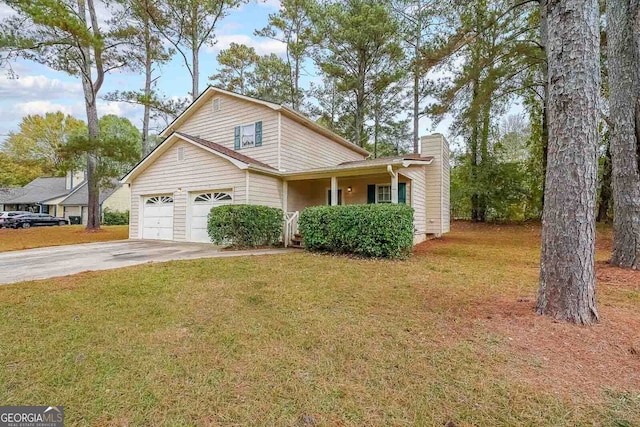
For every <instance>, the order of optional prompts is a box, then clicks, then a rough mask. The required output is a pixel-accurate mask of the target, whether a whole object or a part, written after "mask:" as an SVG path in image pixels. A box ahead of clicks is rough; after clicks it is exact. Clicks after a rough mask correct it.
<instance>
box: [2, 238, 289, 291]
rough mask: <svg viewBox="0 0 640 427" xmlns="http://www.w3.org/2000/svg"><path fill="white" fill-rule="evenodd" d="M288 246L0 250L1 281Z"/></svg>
mask: <svg viewBox="0 0 640 427" xmlns="http://www.w3.org/2000/svg"><path fill="white" fill-rule="evenodd" d="M285 251H287V250H286V249H267V250H254V251H221V250H220V247H218V246H213V245H211V244H206V243H179V242H160V241H150V240H144V241H142V240H121V241H115V242H100V243H85V244H81V245H67V246H53V247H48V248H38V249H27V250H24V251H13V252H3V253H0V285H6V284H8V283H15V282H22V281H25V280H36V279H48V278H50V277H58V276H67V275H69V274H75V273H80V272H82V271H92V270H109V269H112V268H120V267H127V266H130V265H136V264H144V263H148V262H163V261H171V260H178V259H196V258H213V257H232V256H244V255H266V254H276V253H283V252H285Z"/></svg>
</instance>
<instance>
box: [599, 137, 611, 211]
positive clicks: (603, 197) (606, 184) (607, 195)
mask: <svg viewBox="0 0 640 427" xmlns="http://www.w3.org/2000/svg"><path fill="white" fill-rule="evenodd" d="M611 173H612V171H611V138H610V137H609V138H608V141H607V150H606V152H605V155H604V161H603V162H602V183H601V184H600V200H599V201H598V216H597V217H596V221H598V222H606V221H608V220H609V207H610V206H611V197H612V192H611V179H612V177H611Z"/></svg>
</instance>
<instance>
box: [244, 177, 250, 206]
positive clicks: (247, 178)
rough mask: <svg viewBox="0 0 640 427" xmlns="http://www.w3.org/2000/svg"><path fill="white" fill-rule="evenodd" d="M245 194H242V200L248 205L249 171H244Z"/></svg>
mask: <svg viewBox="0 0 640 427" xmlns="http://www.w3.org/2000/svg"><path fill="white" fill-rule="evenodd" d="M244 191H245V193H244V200H245V203H246V204H247V205H248V204H249V171H245V190H244Z"/></svg>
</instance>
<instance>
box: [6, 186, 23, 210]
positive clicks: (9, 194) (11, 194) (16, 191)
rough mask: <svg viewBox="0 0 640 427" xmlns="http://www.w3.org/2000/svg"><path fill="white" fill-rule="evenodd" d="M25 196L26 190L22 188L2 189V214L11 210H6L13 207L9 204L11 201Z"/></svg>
mask: <svg viewBox="0 0 640 427" xmlns="http://www.w3.org/2000/svg"><path fill="white" fill-rule="evenodd" d="M22 194H24V189H23V188H22V187H3V188H0V212H4V211H8V210H10V209H5V206H7V208H10V207H12V206H13V205H12V204H11V203H10V202H9V201H10V200H11V199H13V198H16V197H18V196H21V195H22Z"/></svg>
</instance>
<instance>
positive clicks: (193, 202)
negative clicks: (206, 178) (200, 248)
mask: <svg viewBox="0 0 640 427" xmlns="http://www.w3.org/2000/svg"><path fill="white" fill-rule="evenodd" d="M230 203H233V193H232V191H231V190H225V191H205V192H202V191H198V192H194V193H190V194H189V212H187V217H188V222H189V235H188V236H187V240H189V241H191V242H206V243H209V242H211V239H210V238H209V233H208V232H207V222H208V216H209V211H211V208H212V207H214V206H222V205H228V204H230Z"/></svg>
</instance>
